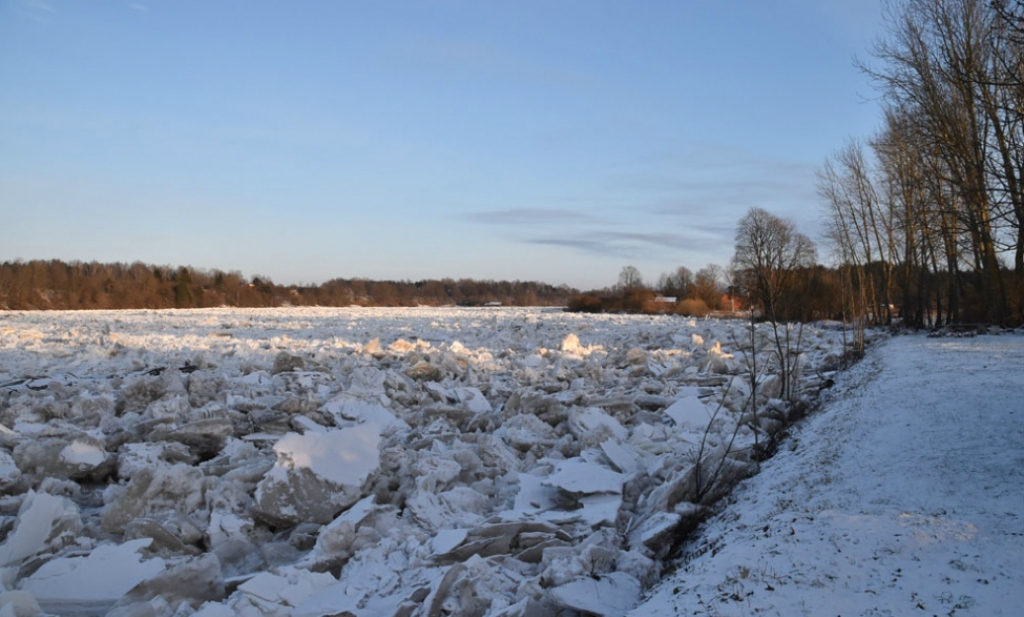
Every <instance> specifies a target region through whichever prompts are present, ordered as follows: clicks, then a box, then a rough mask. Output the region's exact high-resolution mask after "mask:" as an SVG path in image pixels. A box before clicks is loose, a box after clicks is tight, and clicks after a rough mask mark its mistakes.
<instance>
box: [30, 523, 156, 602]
mask: <svg viewBox="0 0 1024 617" xmlns="http://www.w3.org/2000/svg"><path fill="white" fill-rule="evenodd" d="M151 542H152V540H150V539H148V538H145V539H140V540H131V541H128V542H125V543H124V544H104V545H101V546H97V547H96V548H95V549H93V551H92V552H91V553H89V554H88V555H87V556H85V557H60V558H57V559H54V560H53V561H48V562H46V563H45V564H43V565H42V567H40V568H39V569H38V570H36V571H35V573H34V574H32V576H30V577H28V578H26V579H24V580H23V581H22V582H21V589H22V590H24V591H28V592H30V593H32V594H33V595H34V596H35V597H36V600H38V601H39V604H40V606H42V607H43V608H44V609H46V610H50V609H51V608H53V609H56V608H58V607H61V606H66V605H68V604H79V605H81V604H90V603H91V604H102V603H112V602H116V601H117V600H118V599H120V598H121V596H123V595H124V594H126V593H128V591H129V590H131V588H132V587H135V586H136V585H138V584H139V583H141V582H142V581H144V580H146V579H149V578H151V577H153V576H156V575H157V574H159V573H160V572H163V570H164V568H165V567H166V563H165V562H164V560H163V559H161V558H159V557H154V558H153V559H147V560H145V561H143V560H142V556H141V555H140V554H139V549H143V548H146V547H147V546H149V544H150V543H151Z"/></svg>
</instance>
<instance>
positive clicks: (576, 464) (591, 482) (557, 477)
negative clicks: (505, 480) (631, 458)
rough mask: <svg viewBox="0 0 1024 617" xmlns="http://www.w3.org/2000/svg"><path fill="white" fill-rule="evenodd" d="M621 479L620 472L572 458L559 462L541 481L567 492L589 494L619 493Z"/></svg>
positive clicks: (620, 490)
mask: <svg viewBox="0 0 1024 617" xmlns="http://www.w3.org/2000/svg"><path fill="white" fill-rule="evenodd" d="M623 481H624V478H623V476H622V474H619V473H616V472H614V471H612V470H611V469H608V468H606V467H602V466H600V465H596V464H592V463H586V462H584V461H583V460H581V459H579V458H573V459H569V460H567V461H562V462H560V463H559V464H558V469H557V471H555V473H553V474H551V475H550V476H548V477H547V478H545V479H544V482H543V483H544V484H545V485H547V486H553V487H555V488H558V489H561V490H563V491H565V492H567V493H573V494H581V495H591V494H594V493H621V492H622V483H623Z"/></svg>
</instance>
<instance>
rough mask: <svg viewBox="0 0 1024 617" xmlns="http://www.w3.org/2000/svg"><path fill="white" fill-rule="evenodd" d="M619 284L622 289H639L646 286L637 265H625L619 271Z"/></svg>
mask: <svg viewBox="0 0 1024 617" xmlns="http://www.w3.org/2000/svg"><path fill="white" fill-rule="evenodd" d="M618 286H619V289H622V290H630V289H639V288H641V287H643V286H644V278H643V277H642V276H641V275H640V271H639V270H637V269H636V267H634V266H624V267H623V268H622V271H621V272H619V285H618Z"/></svg>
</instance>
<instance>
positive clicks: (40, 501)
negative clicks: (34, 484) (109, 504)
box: [0, 490, 82, 567]
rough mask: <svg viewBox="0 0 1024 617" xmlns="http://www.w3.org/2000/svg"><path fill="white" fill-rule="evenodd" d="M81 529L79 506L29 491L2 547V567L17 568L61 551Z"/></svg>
mask: <svg viewBox="0 0 1024 617" xmlns="http://www.w3.org/2000/svg"><path fill="white" fill-rule="evenodd" d="M81 528H82V519H81V518H80V517H79V514H78V506H76V505H75V504H74V503H73V502H72V501H70V500H69V499H66V498H64V497H57V496H54V495H50V494H48V493H37V492H35V491H32V490H30V491H29V492H28V495H27V496H26V497H25V500H24V501H23V502H22V504H21V508H20V509H19V510H18V519H17V521H16V522H15V523H14V530H13V531H11V533H10V534H9V535H8V536H7V539H6V540H5V541H4V543H3V544H0V567H3V566H13V565H18V564H19V563H21V562H22V561H24V560H25V559H27V558H29V557H32V556H34V555H38V554H39V553H42V552H45V551H49V550H55V549H58V550H59V549H60V548H61V547H63V546H64V544H66V543H68V542H71V541H72V540H74V538H75V536H76V535H77V534H78V531H79V530H80V529H81Z"/></svg>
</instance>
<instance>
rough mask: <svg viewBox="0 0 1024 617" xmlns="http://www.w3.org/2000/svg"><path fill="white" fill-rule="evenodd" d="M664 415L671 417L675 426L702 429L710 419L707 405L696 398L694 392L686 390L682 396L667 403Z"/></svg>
mask: <svg viewBox="0 0 1024 617" xmlns="http://www.w3.org/2000/svg"><path fill="white" fill-rule="evenodd" d="M690 389H691V390H694V389H695V388H690ZM665 415H667V416H668V417H670V418H672V420H673V421H674V422H675V423H676V425H677V426H679V427H681V428H688V429H697V430H704V429H705V428H707V426H708V422H710V421H711V414H710V413H708V409H707V407H705V406H704V403H703V402H701V400H700V399H699V398H697V395H696V393H692V392H686V393H685V395H684V396H683V397H681V398H680V399H679V400H677V401H676V402H674V403H672V404H671V405H669V407H668V408H667V409H666V410H665Z"/></svg>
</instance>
